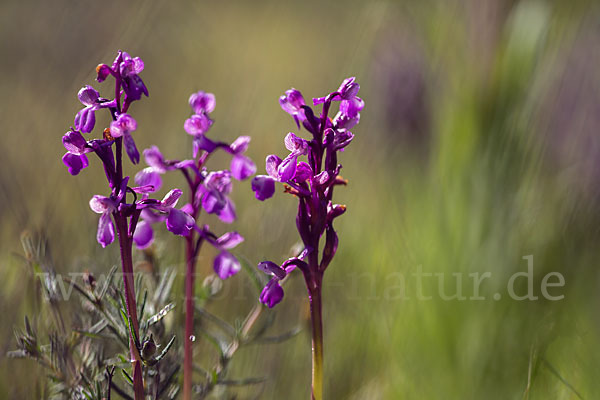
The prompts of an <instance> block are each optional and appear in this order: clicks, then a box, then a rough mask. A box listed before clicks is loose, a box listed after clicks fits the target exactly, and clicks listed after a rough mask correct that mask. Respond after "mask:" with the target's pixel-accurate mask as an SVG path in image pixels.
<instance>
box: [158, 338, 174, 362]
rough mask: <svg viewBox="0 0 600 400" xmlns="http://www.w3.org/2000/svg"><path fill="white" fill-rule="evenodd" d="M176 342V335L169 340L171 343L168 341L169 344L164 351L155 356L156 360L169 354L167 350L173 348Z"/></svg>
mask: <svg viewBox="0 0 600 400" xmlns="http://www.w3.org/2000/svg"><path fill="white" fill-rule="evenodd" d="M174 342H175V336H173V337H172V338H171V340H169V343H167V345H166V346H165V348H164V349H163V351H161V352H160V354H159V355H158V356H157V357H156V358H155V361H157V362H158V361H160V360H162V359H163V358H164V357H165V356H166V355H167V352H168V351H169V349H170V348H171V346H172V345H173V343H174Z"/></svg>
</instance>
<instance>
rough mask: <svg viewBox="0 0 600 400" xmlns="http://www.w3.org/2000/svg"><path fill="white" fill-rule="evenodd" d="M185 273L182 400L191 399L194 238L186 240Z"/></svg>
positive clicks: (191, 236)
mask: <svg viewBox="0 0 600 400" xmlns="http://www.w3.org/2000/svg"><path fill="white" fill-rule="evenodd" d="M186 239H187V240H186V264H187V266H186V272H185V337H184V343H185V344H184V359H183V399H184V400H191V398H192V362H193V357H194V354H193V351H194V349H193V345H194V342H193V339H192V338H193V337H194V270H195V261H196V260H195V257H194V237H193V235H191V234H190V236H188V237H187V238H186Z"/></svg>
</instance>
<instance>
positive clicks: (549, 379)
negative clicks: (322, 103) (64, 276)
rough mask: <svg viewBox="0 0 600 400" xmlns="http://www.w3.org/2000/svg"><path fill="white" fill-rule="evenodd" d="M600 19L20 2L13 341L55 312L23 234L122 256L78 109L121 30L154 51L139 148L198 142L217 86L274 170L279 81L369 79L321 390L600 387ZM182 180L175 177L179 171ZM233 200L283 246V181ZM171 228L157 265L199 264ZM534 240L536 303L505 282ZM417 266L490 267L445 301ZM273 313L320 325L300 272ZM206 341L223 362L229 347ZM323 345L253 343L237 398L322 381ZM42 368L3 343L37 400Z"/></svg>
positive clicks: (245, 295)
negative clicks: (193, 117) (80, 154)
mask: <svg viewBox="0 0 600 400" xmlns="http://www.w3.org/2000/svg"><path fill="white" fill-rule="evenodd" d="M599 21H600V5H599V4H598V3H597V2H595V1H577V0H576V1H558V0H557V1H542V0H539V1H532V0H523V1H516V0H515V1H487V0H484V1H481V0H466V1H434V0H431V1H422V2H412V1H400V0H398V1H389V2H387V1H344V2H317V1H315V2H312V1H306V2H292V1H253V2H241V1H240V2H233V1H232V2H230V1H227V2H216V1H215V2H201V1H193V2H192V1H181V2H167V1H153V2H151V1H128V2H122V1H96V2H90V1H79V2H75V1H52V2H40V1H38V2H34V1H13V0H3V1H2V2H0V76H1V78H0V93H2V96H1V97H0V121H1V129H2V133H1V134H0V149H1V152H0V154H1V156H0V159H1V168H0V221H1V222H0V224H1V225H0V227H1V228H0V239H1V240H0V315H1V316H2V323H1V324H0V350H1V353H2V354H4V353H5V352H6V351H8V350H11V349H13V348H14V347H15V339H14V336H13V335H12V330H13V327H15V326H22V324H23V322H22V321H23V316H24V315H25V314H29V315H30V316H32V318H33V319H34V320H37V321H43V319H44V316H43V315H35V314H33V313H34V310H35V309H36V308H35V305H33V304H32V301H31V299H30V297H31V290H32V289H31V288H32V285H33V284H32V280H33V279H34V278H32V277H31V274H30V273H29V272H28V271H27V270H26V268H25V267H24V266H23V262H22V260H21V259H20V258H19V256H18V255H19V254H22V249H21V246H20V242H19V237H20V235H21V233H22V232H23V231H24V230H29V231H32V232H43V233H44V235H46V236H47V238H48V240H49V244H50V248H51V251H52V256H53V259H54V260H55V264H56V268H57V270H58V271H59V272H63V273H67V272H70V271H81V270H90V271H93V272H96V273H102V272H106V271H107V270H108V269H109V268H110V266H111V265H113V264H115V263H117V262H118V249H117V247H116V245H112V246H111V247H109V249H108V250H107V251H104V250H102V249H101V248H100V246H99V245H98V244H97V243H96V241H95V229H96V223H97V216H96V215H95V214H94V213H92V212H91V211H90V210H89V207H88V200H89V198H90V197H91V196H92V195H93V194H96V193H104V192H105V188H104V186H105V184H104V178H103V176H102V175H103V174H102V171H101V170H100V168H98V165H96V164H95V163H94V162H95V160H92V167H91V168H88V169H86V170H84V171H83V172H82V173H81V174H80V175H79V176H77V177H72V176H70V175H69V174H68V173H67V171H66V169H65V168H64V166H63V164H62V163H61V161H60V158H61V156H62V154H63V153H64V149H63V148H62V145H61V141H60V138H61V135H62V134H63V133H64V132H66V131H67V130H68V128H69V127H70V125H71V124H72V121H73V117H74V115H75V113H76V112H77V111H78V110H79V108H80V104H79V102H78V101H77V97H76V94H77V91H78V90H79V88H80V87H81V86H82V85H84V84H94V82H93V80H94V77H95V66H96V65H97V64H98V63H100V62H107V63H108V62H112V60H113V59H114V55H115V53H116V51H117V50H118V49H124V50H127V51H129V52H130V53H131V54H132V55H134V56H140V57H142V58H143V60H144V61H145V64H146V69H145V70H144V72H143V74H142V77H143V79H144V81H145V82H146V84H147V86H148V88H149V91H150V97H149V98H147V99H146V98H144V99H143V100H142V101H140V102H138V103H136V104H134V106H133V107H132V109H131V113H132V115H134V117H135V118H136V119H137V121H138V124H139V126H138V131H137V132H135V139H136V142H137V144H138V147H139V148H140V149H142V148H146V147H148V146H150V145H151V144H156V145H158V146H160V147H161V149H162V150H163V153H164V154H165V155H166V156H167V157H169V158H183V157H185V156H186V155H187V154H190V152H191V147H190V146H191V140H190V137H189V135H187V134H185V132H184V131H183V121H184V120H185V119H186V118H187V117H188V116H189V114H190V109H189V108H188V105H187V98H188V96H189V94H190V93H192V92H194V91H197V90H200V89H202V90H206V91H210V92H213V93H215V94H216V97H217V108H216V110H215V112H214V113H213V117H214V119H215V125H214V126H213V128H212V130H211V131H210V136H211V137H213V138H222V139H223V140H226V141H231V140H233V139H235V138H236V137H237V136H238V135H240V134H247V135H250V136H252V138H253V139H252V143H251V146H250V149H249V152H248V154H249V156H251V157H252V158H253V159H254V160H256V161H257V164H258V165H259V173H264V166H263V162H262V160H263V159H264V157H265V155H266V154H270V153H282V152H283V151H284V146H283V137H284V135H285V134H286V133H287V132H288V131H290V130H295V129H296V128H295V125H294V123H293V121H292V120H291V118H289V116H288V115H287V114H285V113H284V112H283V111H282V110H281V109H280V107H279V105H278V103H277V98H278V96H279V95H280V94H282V93H283V91H284V90H286V89H288V88H290V87H292V86H293V87H296V88H298V89H300V90H301V91H302V92H303V94H304V95H305V97H306V98H311V97H317V96H323V95H325V94H326V93H328V92H330V91H333V90H335V89H336V88H337V87H338V85H339V83H340V82H341V81H342V79H344V78H345V77H348V76H356V77H357V80H358V82H359V83H360V84H361V95H362V97H363V98H364V100H365V103H366V107H365V109H364V110H363V112H362V119H361V123H360V124H359V125H358V126H357V127H356V128H355V129H354V133H355V134H356V138H355V140H354V142H353V143H352V145H351V146H350V147H349V148H348V149H347V151H345V152H344V153H343V155H342V160H341V162H342V163H343V166H344V168H343V171H342V174H343V176H344V177H345V178H347V179H348V180H349V185H348V186H347V187H346V188H343V189H340V190H337V191H336V197H337V199H338V202H340V203H344V204H346V205H347V206H348V212H347V213H346V215H344V216H343V217H342V218H340V219H339V222H338V223H337V228H338V232H339V235H340V248H339V251H338V255H337V256H336V259H335V261H334V263H333V264H332V265H331V266H330V268H329V269H328V271H327V274H326V278H325V282H326V284H325V289H324V301H325V308H324V312H325V363H326V366H325V371H326V372H325V374H326V380H325V394H326V398H328V399H578V398H585V399H595V398H600V381H599V380H598V377H597V374H598V370H599V367H600V352H599V351H598V349H599V344H600V336H599V334H600V331H599V328H600V318H599V317H600V297H599V291H598V289H599V287H600V276H599V273H598V267H599V266H600V265H599V263H598V261H599V257H598V252H599V251H600V247H599V246H598V243H599V240H600V232H599V229H598V227H599V222H600V191H599V187H600V186H599V183H600V23H599ZM95 87H96V88H98V89H100V90H101V91H102V90H107V87H108V86H107V85H98V84H95ZM99 123H102V122H99ZM104 123H107V121H104ZM296 132H297V131H296ZM297 133H298V132H297ZM300 133H301V132H300ZM213 166H215V167H218V165H214V164H213ZM223 166H225V165H223ZM127 168H128V169H127V172H128V173H129V174H134V173H135V172H136V171H137V170H138V167H134V166H131V165H129V164H128V167H127ZM169 179H170V180H169V181H168V183H167V184H165V187H171V186H177V185H179V186H181V185H182V184H183V181H182V180H181V179H180V177H179V176H172V177H170V178H169ZM234 199H235V201H236V204H237V207H238V210H239V220H238V221H236V222H235V224H234V227H235V229H237V230H239V231H240V232H241V233H242V234H243V235H244V236H245V237H246V241H245V242H244V243H243V245H241V246H240V247H239V249H238V252H237V253H238V254H239V255H241V256H243V257H244V258H246V259H247V260H249V261H250V262H252V263H256V262H258V261H261V260H263V259H265V258H268V259H273V260H275V261H282V260H283V259H284V257H285V256H286V255H287V254H288V253H289V251H290V250H289V249H290V248H291V247H292V246H293V245H294V244H295V243H296V242H297V241H298V238H297V233H296V230H295V224H294V215H295V205H294V200H293V199H292V198H290V197H289V196H287V195H284V194H283V193H277V194H276V196H275V198H274V199H272V200H271V201H269V202H266V203H260V202H258V201H256V200H255V199H254V198H253V195H252V193H251V191H250V184H249V182H245V183H242V184H238V185H237V186H236V187H235V189H234ZM209 222H210V223H211V224H212V225H213V226H215V228H216V229H222V230H224V229H225V227H221V226H220V225H219V223H218V222H217V221H215V220H211V219H209ZM160 238H161V240H160V242H159V243H158V244H157V246H156V248H155V251H156V252H157V254H158V257H159V258H160V259H161V260H162V261H161V262H162V263H163V264H164V265H173V266H179V268H182V265H181V260H182V257H183V252H182V246H181V244H180V243H179V242H177V241H173V240H172V239H171V238H169V237H168V236H167V235H162V236H161V237H160ZM528 255H533V260H534V272H533V279H532V282H533V288H534V291H535V294H536V295H537V296H539V299H538V300H537V301H528V300H525V301H517V300H514V299H510V298H509V296H508V295H507V290H506V288H507V282H508V280H509V278H510V276H511V275H512V274H514V273H516V272H520V271H526V270H527V262H526V260H524V259H523V257H524V256H528ZM211 256H212V254H210V252H207V253H205V255H204V257H203V259H202V260H201V267H200V271H201V273H205V274H207V275H208V274H209V273H210V260H211ZM138 257H139V255H138ZM419 268H421V269H422V271H425V272H430V273H439V274H444V277H445V280H444V281H442V286H443V288H444V289H445V290H446V293H447V294H452V293H455V291H456V286H457V285H456V283H455V281H454V279H455V276H453V275H452V274H453V273H459V274H462V277H463V280H462V291H463V294H464V295H465V296H467V297H470V296H472V295H473V287H472V279H471V278H469V276H468V274H469V273H479V274H483V273H485V272H490V273H491V275H492V277H491V278H489V279H487V280H485V281H484V283H483V284H482V286H481V293H480V294H481V296H484V297H485V300H480V301H475V300H464V301H459V300H444V299H443V298H442V297H441V296H440V295H439V287H438V280H437V279H435V278H429V279H425V284H424V287H423V289H424V291H425V294H428V295H431V296H432V299H430V300H419V299H418V298H417V292H416V284H415V281H414V279H413V278H412V275H411V274H413V273H415V272H417V271H418V270H419ZM181 271H183V269H181ZM549 272H560V273H561V274H562V275H563V276H564V278H565V286H564V287H562V288H552V289H551V293H552V294H555V295H564V298H563V299H562V300H560V301H549V300H546V299H544V298H543V297H542V296H541V293H540V284H541V281H542V279H543V277H544V276H545V275H546V274H547V273H549ZM403 282H404V284H402V283H403ZM518 282H519V283H518V285H517V292H518V293H525V292H526V290H527V283H526V282H525V279H519V280H518ZM177 285H178V286H177ZM181 288H182V283H181V282H178V283H177V284H176V291H175V293H174V297H175V298H176V299H179V300H180V298H181ZM223 290H224V291H223V293H224V295H222V296H221V297H220V299H219V301H218V302H217V304H215V305H214V307H213V311H214V312H215V313H219V315H222V316H224V317H225V318H228V319H229V320H231V321H233V320H235V319H236V318H239V317H241V316H243V315H244V313H245V312H247V310H248V309H249V308H250V307H251V305H252V302H253V301H254V299H253V298H252V291H251V289H250V284H249V283H247V278H246V277H245V276H244V274H239V275H238V276H236V277H235V278H232V279H231V280H229V281H227V282H226V283H225V287H224V289H223ZM495 293H499V294H500V295H501V299H500V300H495V299H494V297H493V294H495ZM275 312H276V313H277V315H276V318H277V320H276V321H277V322H276V323H275V325H274V326H273V327H272V330H273V333H274V334H276V333H281V332H285V331H287V330H289V329H291V328H293V327H294V326H296V325H300V326H304V327H306V326H307V325H306V324H307V321H306V317H307V314H306V299H305V296H304V291H303V289H302V279H301V277H300V276H298V277H296V278H295V279H292V280H291V282H289V283H288V290H287V292H286V298H285V300H284V301H283V303H282V304H280V305H279V306H278V307H277V308H276V311H275ZM40 323H41V322H40ZM174 326H175V327H174V328H173V329H179V328H177V327H176V324H174ZM198 346H199V347H198V352H199V353H201V354H203V356H202V357H204V358H203V360H204V361H210V358H211V353H210V348H207V349H206V351H205V350H204V347H203V345H202V344H201V343H199V344H198ZM309 349H310V338H309V334H308V333H307V331H306V330H304V331H303V332H302V333H300V334H299V335H297V336H296V337H294V338H292V339H291V340H289V341H287V342H285V343H281V344H276V345H271V346H267V347H264V346H256V347H250V348H247V349H243V350H242V351H240V354H239V355H238V356H236V359H235V362H234V365H233V369H232V372H231V374H232V377H237V378H243V377H248V376H268V377H269V379H268V381H267V382H266V383H265V384H264V385H263V387H262V388H260V391H259V389H257V388H241V389H240V391H239V392H237V395H238V396H239V398H254V397H255V396H258V397H259V398H264V399H282V398H285V399H303V398H307V397H308V395H309V385H310V351H309ZM213 357H214V356H213ZM43 377H44V371H43V370H42V369H41V368H39V367H38V366H37V365H36V364H35V363H34V362H32V361H27V360H11V359H7V358H5V357H4V355H2V356H0V397H1V398H7V399H29V398H36V396H39V393H41V392H42V391H41V387H42V385H43Z"/></svg>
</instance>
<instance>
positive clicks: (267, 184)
mask: <svg viewBox="0 0 600 400" xmlns="http://www.w3.org/2000/svg"><path fill="white" fill-rule="evenodd" d="M251 186H252V191H253V192H254V196H255V197H256V198H257V199H258V200H260V201H264V200H266V199H269V198H271V197H273V194H275V180H274V179H273V178H272V177H270V176H267V175H258V176H255V177H254V178H253V179H252V183H251Z"/></svg>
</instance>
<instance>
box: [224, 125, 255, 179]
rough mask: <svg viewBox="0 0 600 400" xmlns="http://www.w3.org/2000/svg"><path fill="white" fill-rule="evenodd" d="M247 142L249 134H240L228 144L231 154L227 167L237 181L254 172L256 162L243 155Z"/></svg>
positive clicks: (248, 141)
mask: <svg viewBox="0 0 600 400" xmlns="http://www.w3.org/2000/svg"><path fill="white" fill-rule="evenodd" d="M249 143H250V136H240V137H238V138H237V139H236V140H235V141H234V142H233V143H231V145H230V146H229V150H230V151H231V153H232V154H233V157H232V158H231V164H230V166H229V168H230V169H231V175H232V176H233V177H234V178H235V179H237V180H238V181H243V180H245V179H247V178H249V177H250V176H252V175H254V174H255V173H256V164H254V162H253V161H252V160H251V159H250V158H249V157H247V156H245V155H244V153H245V152H246V150H247V149H248V144H249Z"/></svg>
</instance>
